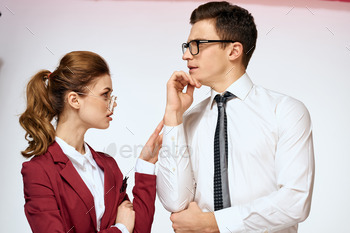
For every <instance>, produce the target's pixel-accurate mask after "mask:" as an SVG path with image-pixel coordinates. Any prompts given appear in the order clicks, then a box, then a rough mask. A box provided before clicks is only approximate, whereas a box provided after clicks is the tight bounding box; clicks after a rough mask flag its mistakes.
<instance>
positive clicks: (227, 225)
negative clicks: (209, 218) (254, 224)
mask: <svg viewBox="0 0 350 233" xmlns="http://www.w3.org/2000/svg"><path fill="white" fill-rule="evenodd" d="M214 215H215V219H216V223H217V224H218V227H219V231H220V233H231V232H245V228H244V224H243V220H242V218H241V215H240V213H239V209H238V207H229V208H226V209H222V210H217V211H215V212H214Z"/></svg>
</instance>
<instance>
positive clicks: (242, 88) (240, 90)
mask: <svg viewBox="0 0 350 233" xmlns="http://www.w3.org/2000/svg"><path fill="white" fill-rule="evenodd" d="M252 87H253V82H252V80H251V79H250V78H249V76H248V74H247V73H244V74H243V75H242V76H241V77H240V78H238V79H237V80H236V81H235V82H234V83H232V84H231V85H230V86H229V87H228V88H227V89H226V90H225V91H229V92H231V93H232V94H234V95H235V96H237V98H239V99H241V100H245V98H246V97H247V96H248V94H249V92H250V90H251V89H252ZM225 91H224V92H225ZM224 92H223V93H224ZM217 94H222V93H219V92H216V91H215V90H214V89H211V96H210V102H209V103H210V109H211V108H212V107H213V102H214V98H215V96H216V95H217Z"/></svg>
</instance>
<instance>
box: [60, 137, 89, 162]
mask: <svg viewBox="0 0 350 233" xmlns="http://www.w3.org/2000/svg"><path fill="white" fill-rule="evenodd" d="M55 140H56V142H57V143H58V145H59V146H60V147H61V149H62V151H63V153H65V154H66V155H67V157H68V158H69V159H70V160H71V161H72V163H73V164H74V165H77V166H79V167H82V168H83V167H84V165H85V163H87V162H89V163H90V164H91V165H92V166H93V167H94V168H96V162H95V160H94V159H93V157H92V154H91V151H90V148H89V147H88V145H87V144H86V143H85V142H84V148H85V154H81V153H79V152H78V151H77V150H76V149H75V148H74V147H72V146H71V145H69V144H68V143H67V142H65V141H64V140H63V139H61V138H59V137H57V136H56V137H55Z"/></svg>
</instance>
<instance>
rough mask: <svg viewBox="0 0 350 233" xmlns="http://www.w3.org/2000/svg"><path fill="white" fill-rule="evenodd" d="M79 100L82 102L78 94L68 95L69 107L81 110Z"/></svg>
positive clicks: (72, 92) (70, 93) (71, 93)
mask: <svg viewBox="0 0 350 233" xmlns="http://www.w3.org/2000/svg"><path fill="white" fill-rule="evenodd" d="M79 100H80V97H79V95H78V94H77V93H76V92H74V91H71V92H69V93H68V94H67V102H68V104H69V106H71V107H72V108H74V109H79V108H80V103H79Z"/></svg>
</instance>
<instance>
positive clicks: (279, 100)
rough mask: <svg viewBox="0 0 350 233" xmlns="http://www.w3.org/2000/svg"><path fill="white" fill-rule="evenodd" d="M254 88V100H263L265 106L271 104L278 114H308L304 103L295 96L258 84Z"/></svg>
mask: <svg viewBox="0 0 350 233" xmlns="http://www.w3.org/2000/svg"><path fill="white" fill-rule="evenodd" d="M254 89H255V90H254V92H255V93H254V95H255V96H254V101H261V103H262V104H261V106H264V108H266V107H268V106H270V107H271V110H273V111H274V113H275V114H277V115H285V114H291V113H293V114H299V115H300V114H301V115H303V114H308V109H307V108H306V106H305V105H304V103H303V102H302V101H300V100H298V99H296V98H294V97H291V96H289V95H286V94H283V93H280V92H277V91H274V90H270V89H267V88H264V87H261V86H258V85H255V86H254Z"/></svg>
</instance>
